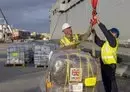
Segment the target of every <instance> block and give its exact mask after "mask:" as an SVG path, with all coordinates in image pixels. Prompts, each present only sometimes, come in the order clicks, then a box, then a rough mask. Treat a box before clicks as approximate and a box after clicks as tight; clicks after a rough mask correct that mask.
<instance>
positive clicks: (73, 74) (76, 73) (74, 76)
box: [70, 68, 82, 81]
mask: <svg viewBox="0 0 130 92" xmlns="http://www.w3.org/2000/svg"><path fill="white" fill-rule="evenodd" d="M81 80H82V68H70V81H81Z"/></svg>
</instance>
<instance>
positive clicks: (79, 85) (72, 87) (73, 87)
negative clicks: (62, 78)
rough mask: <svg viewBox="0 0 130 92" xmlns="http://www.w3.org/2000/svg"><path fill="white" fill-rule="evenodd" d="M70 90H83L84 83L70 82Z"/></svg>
mask: <svg viewBox="0 0 130 92" xmlns="http://www.w3.org/2000/svg"><path fill="white" fill-rule="evenodd" d="M69 91H70V92H83V83H77V84H76V83H75V84H74V83H69Z"/></svg>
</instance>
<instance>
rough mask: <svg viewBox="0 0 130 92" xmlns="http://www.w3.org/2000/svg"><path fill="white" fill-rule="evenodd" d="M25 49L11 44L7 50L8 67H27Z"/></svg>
mask: <svg viewBox="0 0 130 92" xmlns="http://www.w3.org/2000/svg"><path fill="white" fill-rule="evenodd" d="M24 58H25V55H24V47H23V46H22V45H19V44H11V45H10V46H9V47H8V48H7V62H6V64H5V65H6V66H25V61H24Z"/></svg>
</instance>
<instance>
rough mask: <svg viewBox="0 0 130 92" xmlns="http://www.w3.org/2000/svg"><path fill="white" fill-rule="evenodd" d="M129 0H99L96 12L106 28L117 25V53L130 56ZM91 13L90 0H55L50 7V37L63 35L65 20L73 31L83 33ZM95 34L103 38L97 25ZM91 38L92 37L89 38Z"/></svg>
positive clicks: (54, 37)
mask: <svg viewBox="0 0 130 92" xmlns="http://www.w3.org/2000/svg"><path fill="white" fill-rule="evenodd" d="M129 8H130V0H99V2H98V5H97V13H98V15H99V17H100V20H101V22H102V23H104V24H105V25H106V27H107V28H108V29H110V28H111V27H117V28H118V29H119V30H120V48H119V52H118V53H119V54H121V55H127V56H130V48H129V47H130V36H129V34H130V32H129V22H130V18H129V17H130V12H128V11H129ZM91 14H92V7H91V0H56V3H55V4H54V5H53V6H52V8H51V9H50V34H51V38H52V39H59V38H61V37H62V36H63V32H62V31H61V27H62V25H63V24H64V23H65V22H67V23H69V24H70V25H71V26H72V29H73V32H74V33H80V34H82V33H85V32H86V31H87V29H88V26H89V24H90V19H91V16H92V15H91ZM95 29H96V32H97V34H98V35H99V36H100V37H101V38H102V39H105V37H104V35H103V33H102V32H101V31H100V29H99V27H98V26H95ZM89 39H90V40H92V37H90V38H89Z"/></svg>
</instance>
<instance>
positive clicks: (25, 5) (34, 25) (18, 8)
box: [0, 0, 56, 32]
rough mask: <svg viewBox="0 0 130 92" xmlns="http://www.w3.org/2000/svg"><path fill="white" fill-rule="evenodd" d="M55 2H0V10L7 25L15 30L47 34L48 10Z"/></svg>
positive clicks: (21, 0)
mask: <svg viewBox="0 0 130 92" xmlns="http://www.w3.org/2000/svg"><path fill="white" fill-rule="evenodd" d="M55 1H56V0H0V8H2V10H3V12H4V14H5V16H6V18H7V20H8V22H9V24H11V25H13V26H14V27H16V28H22V29H25V30H29V31H37V32H49V9H50V8H51V6H52V4H53V3H54V2H55ZM0 16H1V14H0Z"/></svg>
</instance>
